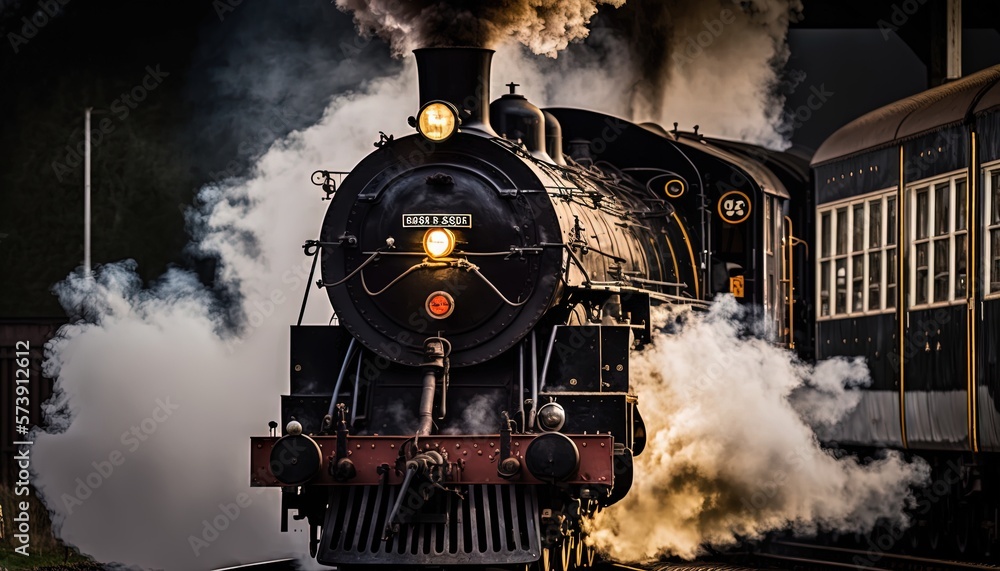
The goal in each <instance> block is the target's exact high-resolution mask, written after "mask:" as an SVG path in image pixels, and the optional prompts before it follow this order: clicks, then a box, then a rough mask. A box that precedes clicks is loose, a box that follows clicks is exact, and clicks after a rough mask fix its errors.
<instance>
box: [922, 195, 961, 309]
mask: <svg viewBox="0 0 1000 571" xmlns="http://www.w3.org/2000/svg"><path fill="white" fill-rule="evenodd" d="M966 185H967V181H966V180H965V177H964V176H963V177H949V178H946V179H944V180H938V181H936V182H934V183H932V184H931V185H930V186H929V187H928V186H921V187H919V188H916V189H912V190H911V194H912V196H913V197H914V198H913V207H912V208H913V210H912V211H911V213H912V215H913V218H912V220H913V221H912V224H913V226H912V228H913V262H912V265H911V266H910V271H911V274H910V275H911V276H912V278H913V283H912V285H911V287H912V289H911V290H910V294H911V296H912V297H911V298H910V300H911V304H912V305H913V306H915V307H916V306H921V305H929V304H932V303H949V302H952V301H955V300H960V299H964V298H965V297H966V290H967V286H966V267H967V263H966V262H967V260H966V252H965V248H966V246H967V244H968V216H967V213H968V209H967V205H966V200H967V198H968V188H967V186H966Z"/></svg>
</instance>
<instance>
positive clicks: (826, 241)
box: [819, 212, 830, 257]
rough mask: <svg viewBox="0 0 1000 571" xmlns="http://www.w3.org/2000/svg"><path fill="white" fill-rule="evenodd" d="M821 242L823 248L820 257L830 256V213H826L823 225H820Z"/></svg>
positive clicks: (823, 217)
mask: <svg viewBox="0 0 1000 571" xmlns="http://www.w3.org/2000/svg"><path fill="white" fill-rule="evenodd" d="M819 238H820V242H821V243H822V247H821V248H820V255H821V256H823V257H826V256H829V255H830V213H829V212H824V213H823V216H822V223H821V224H820V237H819Z"/></svg>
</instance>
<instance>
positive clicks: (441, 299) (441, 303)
mask: <svg viewBox="0 0 1000 571" xmlns="http://www.w3.org/2000/svg"><path fill="white" fill-rule="evenodd" d="M424 309H426V310H427V314H428V315H430V316H431V317H433V318H434V319H444V318H445V317H448V316H449V315H451V312H453V311H455V298H453V297H451V294H450V293H448V292H446V291H436V292H434V293H432V294H430V295H429V296H427V302H426V303H424Z"/></svg>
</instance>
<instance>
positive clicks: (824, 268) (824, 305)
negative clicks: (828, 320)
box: [819, 262, 830, 316]
mask: <svg viewBox="0 0 1000 571" xmlns="http://www.w3.org/2000/svg"><path fill="white" fill-rule="evenodd" d="M819 314H820V315H823V316H826V315H830V262H822V263H821V264H820V265H819Z"/></svg>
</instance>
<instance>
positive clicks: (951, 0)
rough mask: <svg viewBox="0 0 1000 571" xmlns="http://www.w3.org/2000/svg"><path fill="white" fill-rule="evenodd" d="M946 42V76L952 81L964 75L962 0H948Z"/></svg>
mask: <svg viewBox="0 0 1000 571" xmlns="http://www.w3.org/2000/svg"><path fill="white" fill-rule="evenodd" d="M946 42H947V49H946V54H947V55H946V57H947V60H946V68H945V78H946V79H947V80H948V81H951V80H954V79H958V78H960V77H962V0H948V14H947V33H946Z"/></svg>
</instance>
